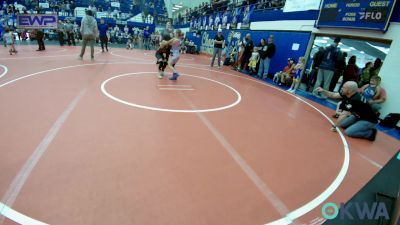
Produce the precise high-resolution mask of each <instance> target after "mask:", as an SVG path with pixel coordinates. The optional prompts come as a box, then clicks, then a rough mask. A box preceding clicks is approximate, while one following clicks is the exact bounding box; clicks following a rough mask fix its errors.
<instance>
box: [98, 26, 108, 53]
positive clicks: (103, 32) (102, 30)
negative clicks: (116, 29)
mask: <svg viewBox="0 0 400 225" xmlns="http://www.w3.org/2000/svg"><path fill="white" fill-rule="evenodd" d="M107 30H108V25H107V24H105V22H104V19H101V20H100V24H99V38H100V43H101V51H102V52H104V46H105V47H106V51H107V52H108V38H107Z"/></svg>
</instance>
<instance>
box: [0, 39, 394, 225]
mask: <svg viewBox="0 0 400 225" xmlns="http://www.w3.org/2000/svg"><path fill="white" fill-rule="evenodd" d="M17 50H18V51H19V52H18V53H17V54H16V55H9V53H8V49H6V48H4V49H3V50H2V51H0V62H1V63H0V64H1V66H0V67H1V68H0V104H1V110H0V127H1V130H0V155H1V157H0V196H1V203H0V212H1V213H0V224H3V225H8V224H16V222H13V221H17V222H18V223H29V224H33V223H37V224H40V223H47V224H68V225H70V224H74V225H78V224H85V225H88V224H96V225H100V224H120V225H121V224H130V225H132V224H137V225H178V224H181V225H187V224H191V225H212V224H229V225H244V224H246V225H257V224H289V223H291V222H293V223H294V224H321V223H322V222H323V221H324V219H323V217H322V213H321V207H322V205H323V204H325V203H327V202H335V203H340V202H345V201H347V200H348V199H350V198H351V197H352V196H353V195H354V194H355V193H356V192H357V191H358V190H359V189H361V188H362V187H363V186H364V185H365V184H366V183H367V182H368V180H369V179H371V178H372V177H373V176H374V175H375V174H376V173H377V172H378V171H379V169H380V168H382V166H383V165H384V164H385V163H386V162H387V161H388V160H389V159H390V158H391V157H392V156H393V154H395V153H396V151H397V150H398V148H399V141H398V140H396V139H394V138H392V137H390V136H387V135H386V134H384V133H381V132H379V133H378V135H377V140H376V141H375V142H369V141H367V140H361V139H353V138H349V137H346V136H344V135H343V134H342V132H338V133H334V132H332V131H330V130H329V128H330V126H331V124H330V123H331V122H332V120H331V115H332V114H333V111H332V110H331V109H329V108H327V107H324V106H321V105H320V104H318V103H315V102H313V101H310V100H308V99H305V98H303V97H300V96H297V95H293V94H290V93H288V92H285V91H283V90H281V89H279V88H277V87H275V86H273V85H270V84H268V83H265V82H262V81H260V80H257V79H254V78H252V77H250V76H247V75H244V74H241V73H238V72H236V71H233V70H231V69H230V68H228V67H223V68H222V69H218V68H216V67H214V68H210V67H209V62H210V59H209V56H203V55H200V56H197V55H182V57H181V60H180V61H179V62H178V64H177V69H178V71H179V72H180V74H181V76H180V77H179V78H178V80H177V81H170V80H168V77H169V76H170V74H171V71H170V70H169V69H167V74H168V75H167V76H166V77H164V78H163V79H158V78H157V66H156V65H155V57H154V51H142V50H126V49H122V48H120V49H118V48H112V49H110V52H105V53H102V52H101V50H100V49H99V48H96V51H95V60H94V61H91V60H90V59H89V58H90V56H89V52H90V51H89V49H87V50H86V54H85V56H84V60H83V61H81V60H78V59H77V56H78V53H79V51H80V47H78V46H77V47H68V46H67V47H59V46H47V49H46V51H42V52H37V51H35V50H36V46H33V45H32V46H31V45H25V46H17ZM2 215H3V216H2ZM24 221H25V222H24Z"/></svg>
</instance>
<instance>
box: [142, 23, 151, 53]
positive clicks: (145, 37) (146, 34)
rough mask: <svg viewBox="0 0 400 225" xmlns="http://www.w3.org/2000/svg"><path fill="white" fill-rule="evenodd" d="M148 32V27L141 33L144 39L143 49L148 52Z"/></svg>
mask: <svg viewBox="0 0 400 225" xmlns="http://www.w3.org/2000/svg"><path fill="white" fill-rule="evenodd" d="M150 35H151V34H150V31H149V26H147V27H146V28H145V29H144V31H143V38H144V49H145V50H150Z"/></svg>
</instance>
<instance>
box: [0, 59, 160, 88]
mask: <svg viewBox="0 0 400 225" xmlns="http://www.w3.org/2000/svg"><path fill="white" fill-rule="evenodd" d="M104 64H109V65H113V64H137V63H136V62H103V63H96V62H95V63H88V64H79V65H71V66H63V67H57V68H53V69H48V70H43V71H39V72H36V73H31V74H28V75H25V76H22V77H18V78H16V79H13V80H10V81H7V82H5V83H3V84H0V88H1V87H4V86H6V85H9V84H12V83H15V82H17V81H19V80H23V79H26V78H29V77H33V76H37V75H41V74H44V73H47V72H53V71H57V70H63V69H70V68H77V67H84V66H96V65H104ZM140 64H153V63H148V62H147V63H143V62H141V63H140Z"/></svg>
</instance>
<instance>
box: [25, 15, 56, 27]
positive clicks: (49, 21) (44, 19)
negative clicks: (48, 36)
mask: <svg viewBox="0 0 400 225" xmlns="http://www.w3.org/2000/svg"><path fill="white" fill-rule="evenodd" d="M57 24H58V16H57V15H55V14H54V15H53V14H21V15H17V28H23V29H57Z"/></svg>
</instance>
